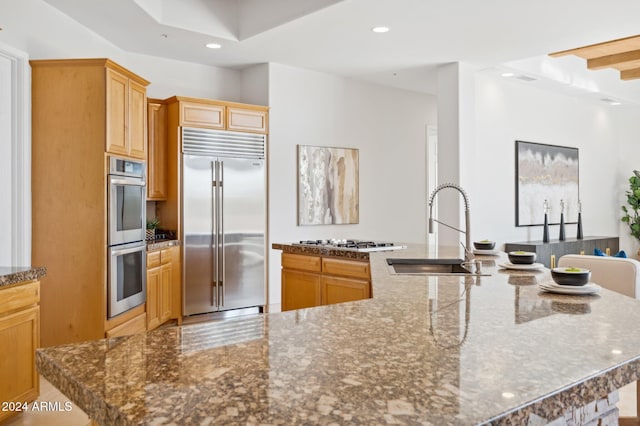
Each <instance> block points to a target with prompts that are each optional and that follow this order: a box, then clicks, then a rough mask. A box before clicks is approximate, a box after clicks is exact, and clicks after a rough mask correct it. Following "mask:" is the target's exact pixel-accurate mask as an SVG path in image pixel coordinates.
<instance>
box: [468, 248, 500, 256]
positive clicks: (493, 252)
mask: <svg viewBox="0 0 640 426" xmlns="http://www.w3.org/2000/svg"><path fill="white" fill-rule="evenodd" d="M499 253H500V250H496V249H491V250H481V249H473V254H490V255H496V254H499Z"/></svg>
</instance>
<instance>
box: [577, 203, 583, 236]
mask: <svg viewBox="0 0 640 426" xmlns="http://www.w3.org/2000/svg"><path fill="white" fill-rule="evenodd" d="M576 238H577V239H579V240H581V239H582V201H580V200H578V235H576Z"/></svg>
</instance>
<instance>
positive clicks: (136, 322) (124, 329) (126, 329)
mask: <svg viewBox="0 0 640 426" xmlns="http://www.w3.org/2000/svg"><path fill="white" fill-rule="evenodd" d="M143 331H147V314H146V312H143V313H141V314H140V315H138V316H137V317H133V318H131V319H130V320H129V321H127V322H125V323H122V324H120V325H119V326H117V327H114V328H112V329H111V330H109V331H107V333H106V335H107V337H118V336H128V335H130V334H136V333H141V332H143Z"/></svg>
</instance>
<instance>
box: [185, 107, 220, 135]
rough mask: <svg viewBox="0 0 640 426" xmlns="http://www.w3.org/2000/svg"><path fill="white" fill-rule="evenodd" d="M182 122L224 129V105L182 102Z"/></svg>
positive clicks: (188, 124)
mask: <svg viewBox="0 0 640 426" xmlns="http://www.w3.org/2000/svg"><path fill="white" fill-rule="evenodd" d="M180 124H181V125H182V126H196V127H208V128H210V129H224V106H223V105H210V104H197V103H193V102H180Z"/></svg>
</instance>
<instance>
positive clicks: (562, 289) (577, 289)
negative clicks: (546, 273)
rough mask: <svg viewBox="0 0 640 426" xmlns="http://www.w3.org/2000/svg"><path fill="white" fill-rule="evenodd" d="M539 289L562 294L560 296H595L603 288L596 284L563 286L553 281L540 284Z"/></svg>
mask: <svg viewBox="0 0 640 426" xmlns="http://www.w3.org/2000/svg"><path fill="white" fill-rule="evenodd" d="M538 287H540V289H541V290H544V291H549V292H551V293H560V294H594V293H597V292H599V291H600V290H601V289H602V287H600V286H599V285H598V284H596V283H587V284H585V285H581V286H575V285H561V284H557V283H555V282H554V281H551V280H550V281H546V282H543V283H539V284H538Z"/></svg>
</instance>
